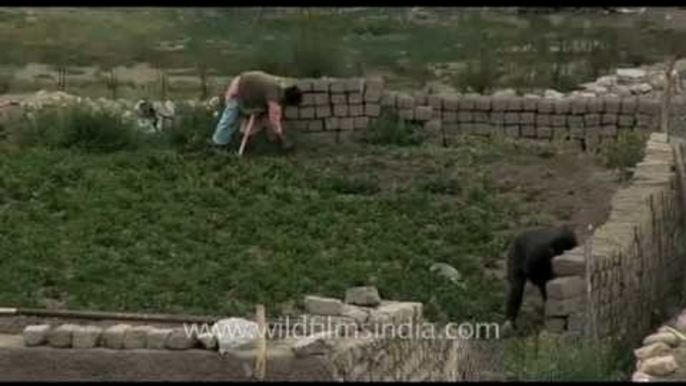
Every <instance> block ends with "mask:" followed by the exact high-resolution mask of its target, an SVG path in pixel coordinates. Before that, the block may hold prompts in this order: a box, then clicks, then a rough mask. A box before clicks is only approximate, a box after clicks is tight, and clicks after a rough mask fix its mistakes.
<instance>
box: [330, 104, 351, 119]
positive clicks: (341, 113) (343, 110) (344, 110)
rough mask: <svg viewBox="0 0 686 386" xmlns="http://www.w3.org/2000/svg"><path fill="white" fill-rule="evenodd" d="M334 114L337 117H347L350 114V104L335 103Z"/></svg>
mask: <svg viewBox="0 0 686 386" xmlns="http://www.w3.org/2000/svg"><path fill="white" fill-rule="evenodd" d="M333 115H334V116H337V117H347V116H348V115H349V112H348V105H333Z"/></svg>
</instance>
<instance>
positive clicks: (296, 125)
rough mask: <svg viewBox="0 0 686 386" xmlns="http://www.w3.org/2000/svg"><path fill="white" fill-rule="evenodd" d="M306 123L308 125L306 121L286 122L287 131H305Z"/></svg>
mask: <svg viewBox="0 0 686 386" xmlns="http://www.w3.org/2000/svg"><path fill="white" fill-rule="evenodd" d="M307 123H308V121H306V120H296V121H288V122H287V125H288V128H289V129H293V130H298V131H305V130H307Z"/></svg>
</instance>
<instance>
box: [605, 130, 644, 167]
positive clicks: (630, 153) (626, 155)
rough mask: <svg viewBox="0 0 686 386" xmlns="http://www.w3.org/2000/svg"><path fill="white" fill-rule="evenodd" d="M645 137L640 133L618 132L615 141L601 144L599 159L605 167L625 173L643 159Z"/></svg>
mask: <svg viewBox="0 0 686 386" xmlns="http://www.w3.org/2000/svg"><path fill="white" fill-rule="evenodd" d="M645 143H646V138H645V136H644V135H642V134H640V133H635V132H630V133H623V134H620V135H619V137H618V138H617V140H616V141H610V142H607V143H604V144H603V145H602V146H601V159H602V162H603V164H604V165H605V167H608V168H611V169H618V170H619V171H620V173H622V174H623V175H626V173H627V171H628V169H630V168H632V167H634V166H636V164H637V163H638V162H640V161H641V159H643V155H644V152H645V149H644V147H645Z"/></svg>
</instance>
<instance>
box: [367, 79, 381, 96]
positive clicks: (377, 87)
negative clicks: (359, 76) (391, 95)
mask: <svg viewBox="0 0 686 386" xmlns="http://www.w3.org/2000/svg"><path fill="white" fill-rule="evenodd" d="M383 89H384V80H383V78H380V77H371V78H367V79H365V92H369V91H371V92H378V93H381V92H383Z"/></svg>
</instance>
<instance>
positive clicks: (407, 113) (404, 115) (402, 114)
mask: <svg viewBox="0 0 686 386" xmlns="http://www.w3.org/2000/svg"><path fill="white" fill-rule="evenodd" d="M398 117H399V118H400V119H404V120H406V121H412V120H414V108H410V109H400V110H398Z"/></svg>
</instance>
